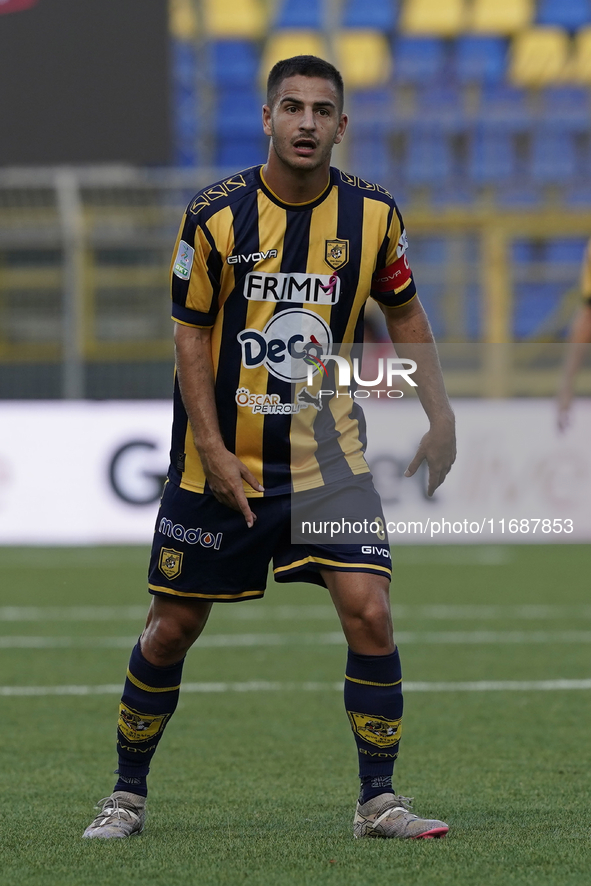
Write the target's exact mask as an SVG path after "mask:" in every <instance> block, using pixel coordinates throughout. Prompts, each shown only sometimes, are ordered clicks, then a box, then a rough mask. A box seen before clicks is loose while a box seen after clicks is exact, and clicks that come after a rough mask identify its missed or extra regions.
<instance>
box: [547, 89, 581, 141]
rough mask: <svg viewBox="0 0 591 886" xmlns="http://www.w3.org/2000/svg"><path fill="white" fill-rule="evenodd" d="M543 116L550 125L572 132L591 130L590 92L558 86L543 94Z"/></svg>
mask: <svg viewBox="0 0 591 886" xmlns="http://www.w3.org/2000/svg"><path fill="white" fill-rule="evenodd" d="M542 116H543V119H545V120H546V121H547V122H548V123H549V124H550V123H553V124H554V125H555V126H560V127H562V128H563V129H568V130H569V131H570V132H588V131H589V129H590V128H591V107H590V101H589V90H588V89H584V88H583V87H581V86H557V87H552V88H548V89H545V90H543V92H542Z"/></svg>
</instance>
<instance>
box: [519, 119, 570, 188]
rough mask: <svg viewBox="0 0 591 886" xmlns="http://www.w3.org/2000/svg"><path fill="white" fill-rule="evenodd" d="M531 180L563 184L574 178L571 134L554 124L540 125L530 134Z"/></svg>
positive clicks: (541, 182)
mask: <svg viewBox="0 0 591 886" xmlns="http://www.w3.org/2000/svg"><path fill="white" fill-rule="evenodd" d="M531 150H532V156H531V169H530V174H531V177H532V181H534V182H539V183H540V184H564V183H565V182H568V181H569V180H570V179H572V178H574V176H575V175H576V171H577V157H576V151H575V144H574V139H573V136H572V135H571V134H570V133H568V132H564V131H563V130H562V129H560V128H559V127H556V126H551V125H547V126H542V127H540V128H539V129H537V130H536V131H535V132H534V133H533V134H532V143H531Z"/></svg>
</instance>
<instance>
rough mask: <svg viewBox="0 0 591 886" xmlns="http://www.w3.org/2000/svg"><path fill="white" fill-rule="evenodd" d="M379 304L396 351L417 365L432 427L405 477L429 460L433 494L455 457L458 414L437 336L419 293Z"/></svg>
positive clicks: (429, 490) (419, 387)
mask: <svg viewBox="0 0 591 886" xmlns="http://www.w3.org/2000/svg"><path fill="white" fill-rule="evenodd" d="M380 307H381V309H382V311H383V313H384V316H385V318H386V326H387V328H388V334H389V336H390V339H391V340H392V342H393V343H394V345H395V347H396V353H397V354H398V356H399V357H408V358H410V359H412V360H414V361H415V362H416V364H417V369H416V371H415V372H414V373H413V379H414V380H415V381H416V383H417V388H416V392H417V395H418V397H419V400H420V401H421V405H422V407H423V409H424V410H425V413H426V415H427V418H428V419H429V423H430V427H429V430H428V431H427V433H426V434H425V435H424V437H423V438H422V440H421V442H420V444H419V448H418V450H417V453H416V455H415V457H414V458H413V460H412V461H411V463H410V464H409V466H408V468H407V469H406V472H405V476H406V477H412V475H413V474H414V473H415V472H416V471H417V470H418V468H419V466H420V465H421V464H422V463H423V461H426V462H427V465H428V468H429V483H428V488H427V494H428V495H430V496H431V495H433V493H434V492H435V490H436V489H437V487H438V486H441V484H442V483H443V481H444V480H445V478H446V477H447V475H448V473H449V472H450V470H451V466H452V465H453V463H454V461H455V459H456V434H455V416H454V413H453V410H452V408H451V405H450V402H449V399H448V396H447V392H446V390H445V384H444V381H443V374H442V372H441V364H440V362H439V356H438V354H437V348H436V346H435V339H434V338H433V333H432V331H431V326H430V324H429V320H428V318H427V315H426V313H425V310H424V308H423V306H422V304H421V303H420V301H419V299H418V297H417V296H415V297H414V298H412V299H411V300H410V301H409V302H408V303H407V304H404V305H401V306H400V307H388V306H387V305H384V304H380Z"/></svg>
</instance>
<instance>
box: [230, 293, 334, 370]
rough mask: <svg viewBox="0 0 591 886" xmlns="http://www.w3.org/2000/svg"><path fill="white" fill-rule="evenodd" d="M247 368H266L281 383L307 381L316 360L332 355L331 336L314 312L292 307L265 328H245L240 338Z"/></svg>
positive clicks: (328, 329) (243, 362) (274, 316)
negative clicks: (311, 363) (309, 371)
mask: <svg viewBox="0 0 591 886" xmlns="http://www.w3.org/2000/svg"><path fill="white" fill-rule="evenodd" d="M237 338H238V341H239V342H240V346H241V348H242V365H243V366H244V367H245V368H246V369H256V368H257V367H258V366H264V367H265V369H267V371H268V372H270V373H271V375H274V376H275V378H279V379H281V380H282V381H287V382H298V381H305V380H306V379H307V377H308V366H309V365H310V362H311V360H312V359H313V358H316V359H318V358H319V357H320V355H321V354H330V352H331V350H332V333H331V331H330V327H329V326H328V325H327V323H325V322H324V320H323V319H322V318H321V317H319V316H318V315H317V314H314V313H313V312H312V311H305V310H303V309H298V308H293V309H291V310H288V311H279V313H278V314H274V315H273V317H271V319H270V320H269V322H268V323H267V325H266V326H265V328H264V329H263V330H262V331H261V330H259V329H243V330H242V332H240V333H239V334H238V336H237Z"/></svg>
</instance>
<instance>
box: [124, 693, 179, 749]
mask: <svg viewBox="0 0 591 886" xmlns="http://www.w3.org/2000/svg"><path fill="white" fill-rule="evenodd" d="M169 717H170V714H140V713H139V711H134V710H133V708H128V707H127V705H126V704H123V702H121V704H120V705H119V722H118V723H117V726H118V728H119V730H120V731H121V732H122V733H123V735H124V736H125V738H126V739H127V740H128V741H147V740H148V739H150V738H154V736H155V735H159V733H160V732H162V730H163V729H164V727H165V725H166V721H167V720H168V718H169Z"/></svg>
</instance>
